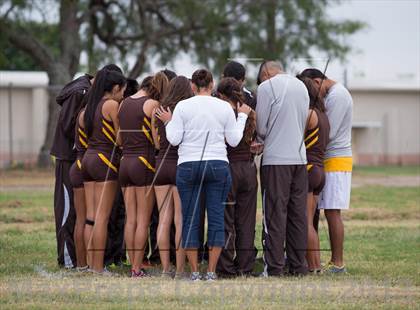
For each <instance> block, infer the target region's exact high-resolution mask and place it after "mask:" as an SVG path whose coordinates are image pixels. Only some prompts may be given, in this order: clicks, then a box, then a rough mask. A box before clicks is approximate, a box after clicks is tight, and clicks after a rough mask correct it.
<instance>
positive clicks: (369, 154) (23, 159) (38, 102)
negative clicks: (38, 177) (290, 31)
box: [0, 85, 420, 168]
mask: <svg viewBox="0 0 420 310" xmlns="http://www.w3.org/2000/svg"><path fill="white" fill-rule="evenodd" d="M8 92H9V89H8V87H7V86H0V168H1V167H5V166H7V165H8V164H9V163H10V160H11V158H10V147H9V145H10V143H9V128H10V126H12V134H13V138H12V142H13V143H12V147H13V160H14V161H15V162H19V163H24V164H26V165H32V164H34V163H35V162H36V158H37V155H38V152H39V149H40V148H41V145H42V143H43V141H44V137H45V130H46V124H47V109H48V93H47V89H46V85H45V86H36V87H32V88H31V87H29V86H25V87H12V90H11V95H12V121H11V122H10V121H9V99H8V98H9V96H8ZM351 93H352V96H353V101H354V117H353V123H354V128H353V154H354V159H355V163H356V164H361V165H379V164H403V165H405V164H420V138H419V134H420V92H419V90H390V89H385V90H369V89H353V90H351Z"/></svg>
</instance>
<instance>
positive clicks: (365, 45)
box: [175, 0, 420, 85]
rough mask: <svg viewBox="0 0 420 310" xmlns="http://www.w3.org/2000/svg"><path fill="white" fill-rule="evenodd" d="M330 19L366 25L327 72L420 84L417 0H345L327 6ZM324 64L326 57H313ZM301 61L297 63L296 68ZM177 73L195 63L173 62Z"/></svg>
mask: <svg viewBox="0 0 420 310" xmlns="http://www.w3.org/2000/svg"><path fill="white" fill-rule="evenodd" d="M328 14H329V16H330V17H331V18H333V19H346V18H348V19H358V20H361V21H363V22H366V23H367V24H368V27H366V29H364V30H362V31H360V32H359V33H357V34H356V35H354V36H352V37H351V38H350V39H349V40H348V41H349V43H350V44H351V46H353V48H354V51H353V52H352V53H351V54H349V56H348V57H347V58H348V60H347V62H346V63H344V64H343V63H339V62H337V61H334V60H332V61H331V64H330V66H329V68H328V72H327V74H328V75H330V76H331V77H333V78H335V79H337V80H341V81H342V80H343V76H344V75H343V72H344V68H347V70H348V80H349V81H350V82H351V84H362V83H369V84H375V85H376V84H380V85H383V84H395V83H397V84H410V85H420V0H345V1H342V2H341V3H340V4H338V5H334V6H333V7H331V8H330V9H329V12H328ZM316 63H319V67H320V68H323V67H324V65H325V59H320V60H318V61H316ZM302 66H303V65H299V64H297V65H296V66H295V69H300V68H299V67H302ZM175 67H176V70H177V71H178V72H179V73H180V74H184V75H187V76H190V75H191V73H192V72H193V71H194V69H195V68H196V66H194V64H191V63H190V59H188V57H182V59H180V60H178V61H177V62H176V66H175Z"/></svg>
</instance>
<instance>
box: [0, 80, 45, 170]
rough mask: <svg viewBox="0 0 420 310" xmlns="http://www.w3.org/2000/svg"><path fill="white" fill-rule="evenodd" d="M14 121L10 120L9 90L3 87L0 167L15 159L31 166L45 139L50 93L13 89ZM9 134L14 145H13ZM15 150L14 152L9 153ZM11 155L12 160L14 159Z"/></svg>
mask: <svg viewBox="0 0 420 310" xmlns="http://www.w3.org/2000/svg"><path fill="white" fill-rule="evenodd" d="M11 109H12V119H11V120H10V118H9V88H8V87H1V88H0V167H4V166H6V165H8V164H9V163H10V162H11V161H12V160H13V161H14V162H18V163H24V164H27V165H31V164H33V163H35V162H36V158H37V154H38V151H39V149H40V148H41V146H42V143H43V141H44V137H45V131H46V124H47V109H48V93H47V90H46V88H44V87H36V88H28V87H26V88H23V87H19V88H13V87H12V88H11ZM10 131H11V133H12V144H10V139H9V137H10ZM10 147H12V153H11V152H10ZM11 156H12V157H11Z"/></svg>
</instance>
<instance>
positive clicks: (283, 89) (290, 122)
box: [256, 74, 309, 166]
mask: <svg viewBox="0 0 420 310" xmlns="http://www.w3.org/2000/svg"><path fill="white" fill-rule="evenodd" d="M308 111H309V95H308V91H307V89H306V87H305V85H304V84H303V83H302V82H301V81H300V80H298V79H297V78H295V77H294V76H291V75H289V74H277V75H276V76H274V77H272V78H271V79H269V80H266V81H264V82H263V83H262V84H261V85H260V86H259V87H258V90H257V108H256V112H257V134H258V140H260V141H263V142H264V154H263V159H262V165H263V166H265V165H305V164H306V148H305V144H304V143H303V137H304V132H305V125H306V119H307V117H308Z"/></svg>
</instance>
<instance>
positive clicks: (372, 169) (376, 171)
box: [353, 165, 420, 176]
mask: <svg viewBox="0 0 420 310" xmlns="http://www.w3.org/2000/svg"><path fill="white" fill-rule="evenodd" d="M353 172H354V173H355V175H360V176H415V175H419V174H420V166H418V165H413V166H366V167H365V166H355V167H354V169H353Z"/></svg>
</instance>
